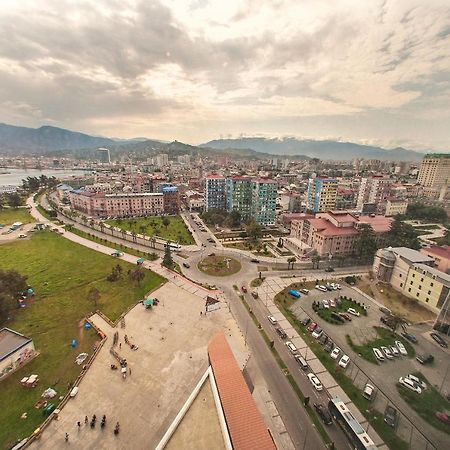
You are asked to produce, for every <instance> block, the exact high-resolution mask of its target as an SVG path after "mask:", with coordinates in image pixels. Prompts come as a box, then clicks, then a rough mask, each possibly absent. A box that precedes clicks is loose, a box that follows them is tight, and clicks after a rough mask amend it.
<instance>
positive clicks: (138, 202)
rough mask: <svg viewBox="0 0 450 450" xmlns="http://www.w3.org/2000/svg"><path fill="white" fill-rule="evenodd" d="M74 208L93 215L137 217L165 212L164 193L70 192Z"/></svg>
mask: <svg viewBox="0 0 450 450" xmlns="http://www.w3.org/2000/svg"><path fill="white" fill-rule="evenodd" d="M69 200H70V204H71V205H72V208H73V209H74V210H76V211H80V212H82V213H84V214H85V215H87V216H92V217H136V216H155V215H161V214H164V199H163V194H162V193H150V192H144V193H134V192H130V193H119V194H104V193H101V192H99V193H95V192H86V191H81V190H78V191H72V192H70V193H69Z"/></svg>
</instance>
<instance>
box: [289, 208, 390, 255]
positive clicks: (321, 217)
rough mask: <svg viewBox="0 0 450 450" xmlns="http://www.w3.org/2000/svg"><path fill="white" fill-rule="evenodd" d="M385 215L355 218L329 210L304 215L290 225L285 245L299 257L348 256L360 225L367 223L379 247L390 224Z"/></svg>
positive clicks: (355, 242) (356, 238)
mask: <svg viewBox="0 0 450 450" xmlns="http://www.w3.org/2000/svg"><path fill="white" fill-rule="evenodd" d="M392 220H393V219H391V218H388V217H384V216H376V215H372V216H363V217H356V216H355V215H353V214H350V213H349V212H348V211H329V212H326V213H319V214H316V215H315V217H314V218H310V217H308V216H305V217H304V218H301V219H296V220H293V221H292V223H291V237H290V238H289V239H288V240H287V242H286V243H287V246H288V247H291V249H292V250H294V251H295V252H296V253H298V254H301V255H305V256H308V255H311V254H317V255H319V256H330V255H331V256H348V255H352V254H354V253H355V249H356V246H357V242H358V237H359V228H360V227H361V225H362V224H369V225H370V226H371V227H372V229H373V231H374V233H375V236H376V239H377V241H378V244H379V245H383V243H384V242H385V238H386V234H387V233H388V232H389V230H390V228H391V223H392Z"/></svg>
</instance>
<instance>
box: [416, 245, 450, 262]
mask: <svg viewBox="0 0 450 450" xmlns="http://www.w3.org/2000/svg"><path fill="white" fill-rule="evenodd" d="M421 253H423V254H425V253H426V254H432V255H436V256H440V257H441V258H446V259H450V245H442V246H440V247H439V246H437V245H435V246H432V247H429V248H423V249H422V250H421Z"/></svg>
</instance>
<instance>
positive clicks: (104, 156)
mask: <svg viewBox="0 0 450 450" xmlns="http://www.w3.org/2000/svg"><path fill="white" fill-rule="evenodd" d="M97 153H98V160H99V161H100V162H101V163H104V164H111V154H110V152H109V149H108V148H104V147H101V148H99V149H97Z"/></svg>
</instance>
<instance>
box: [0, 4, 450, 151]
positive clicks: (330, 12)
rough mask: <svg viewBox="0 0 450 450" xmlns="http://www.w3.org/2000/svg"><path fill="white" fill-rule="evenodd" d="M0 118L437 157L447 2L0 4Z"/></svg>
mask: <svg viewBox="0 0 450 450" xmlns="http://www.w3.org/2000/svg"><path fill="white" fill-rule="evenodd" d="M0 122H4V123H8V124H14V125H22V126H30V127H39V126H41V125H53V126H58V127H63V128H68V129H71V130H75V131H81V132H85V133H89V134H95V135H103V136H108V137H120V138H131V137H148V138H153V139H162V140H168V141H172V140H175V139H177V140H179V141H183V142H187V143H192V144H198V143H202V142H206V141H208V140H211V139H217V138H221V137H223V138H235V137H239V136H241V135H244V136H267V137H275V136H280V137H281V136H296V137H300V138H302V137H303V138H313V139H336V140H346V141H352V142H358V143H365V144H372V145H381V146H384V147H387V148H393V147H397V146H403V147H406V148H411V149H418V150H420V149H422V150H423V149H435V150H447V151H449V150H450V1H449V0H427V1H426V2H425V1H423V0H364V1H362V0H293V1H284V0H247V1H243V0H241V1H237V0H226V1H224V0H166V1H163V2H158V1H153V0H142V1H140V0H39V1H38V0H34V1H30V0H20V1H17V0H0Z"/></svg>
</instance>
